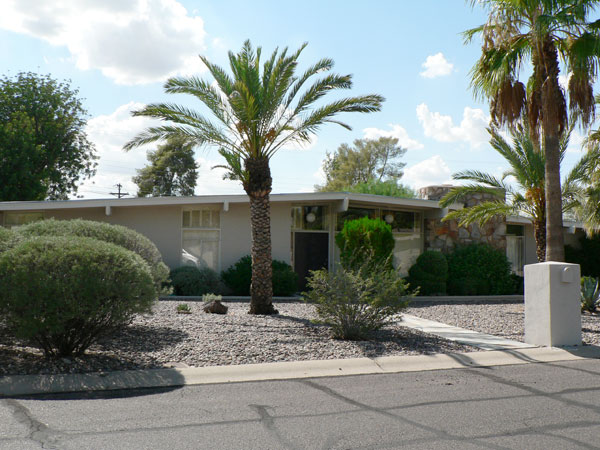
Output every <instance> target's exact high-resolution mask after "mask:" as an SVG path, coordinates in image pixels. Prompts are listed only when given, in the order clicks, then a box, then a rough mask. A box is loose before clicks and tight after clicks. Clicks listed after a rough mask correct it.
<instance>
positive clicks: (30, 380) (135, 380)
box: [0, 314, 600, 397]
mask: <svg viewBox="0 0 600 450" xmlns="http://www.w3.org/2000/svg"><path fill="white" fill-rule="evenodd" d="M403 322H404V323H403V324H404V325H406V326H408V327H411V328H415V329H418V330H421V331H423V332H426V333H430V334H435V335H438V336H440V337H443V338H445V339H449V340H453V341H456V342H460V343H463V344H468V345H472V346H476V347H479V348H482V349H486V350H489V351H485V352H481V351H477V352H471V353H448V354H432V355H417V356H384V357H379V358H352V359H339V360H323V361H292V362H277V363H264V364H244V365H238V366H209V367H197V368H185V369H152V370H129V371H121V372H107V373H88V374H59V375H14V376H5V377H0V397H2V396H22V395H30V394H48V393H64V392H83V391H98V390H115V389H137V388H153V387H171V386H185V385H197V384H214V383H235V382H244V381H265V380H286V379H303V378H316V377H333V376H345V375H366V374H385V373H400V372H418V371H428V370H444V369H460V368H472V367H490V366H505V365H513V364H528V363H548V362H556V361H574V360H581V359H588V358H595V359H600V347H596V346H592V345H590V346H580V347H570V348H562V349H559V348H550V347H534V346H531V345H529V344H524V343H522V342H517V341H511V340H509V339H503V338H499V337H496V336H492V335H489V334H485V333H478V332H476V331H471V330H465V329H463V328H458V327H453V326H450V325H445V324H443V323H439V322H434V321H432V320H427V319H421V318H418V317H415V316H411V315H408V314H404V315H403Z"/></svg>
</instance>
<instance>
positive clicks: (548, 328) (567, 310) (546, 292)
mask: <svg viewBox="0 0 600 450" xmlns="http://www.w3.org/2000/svg"><path fill="white" fill-rule="evenodd" d="M579 278H580V270H579V265H578V264H568V263H560V262H544V263H539V264H530V265H527V266H525V342H527V343H528V344H534V345H543V346H547V347H559V346H568V345H581V303H580V281H579Z"/></svg>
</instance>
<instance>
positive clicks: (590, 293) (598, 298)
mask: <svg viewBox="0 0 600 450" xmlns="http://www.w3.org/2000/svg"><path fill="white" fill-rule="evenodd" d="M599 303H600V285H599V282H598V280H597V279H596V278H594V277H581V310H582V311H588V312H591V313H593V312H596V308H597V307H598V304H599Z"/></svg>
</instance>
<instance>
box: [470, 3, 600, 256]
mask: <svg viewBox="0 0 600 450" xmlns="http://www.w3.org/2000/svg"><path fill="white" fill-rule="evenodd" d="M597 3H598V1H597V0H520V1H516V0H481V1H476V0H471V4H472V5H473V6H474V5H476V4H482V5H483V6H484V7H485V8H487V9H488V11H489V16H488V21H487V23H486V24H484V25H481V26H479V27H477V28H474V29H472V30H468V31H466V32H465V38H466V41H467V42H469V41H471V40H472V38H473V37H474V36H476V35H481V36H482V38H483V46H482V50H481V56H480V58H479V60H478V61H477V63H476V64H475V66H474V67H473V69H472V71H471V86H472V88H473V90H474V92H475V95H476V96H477V97H485V98H488V99H490V112H491V115H492V121H493V122H494V123H497V124H499V125H504V124H513V123H515V122H516V121H517V120H518V119H519V118H520V117H521V116H522V115H523V113H524V112H525V111H526V112H527V118H528V121H529V130H530V133H531V140H532V141H533V142H534V143H536V145H537V142H538V140H539V139H540V136H541V138H542V141H543V147H544V149H545V156H546V158H545V180H546V181H545V185H544V189H545V197H546V199H545V200H546V246H547V249H546V258H547V259H548V260H550V261H564V245H563V244H564V241H563V232H562V201H561V187H560V136H561V134H562V132H563V131H564V130H565V129H566V127H567V123H568V117H567V116H568V114H567V111H568V110H570V112H571V114H572V118H573V120H574V121H575V120H579V121H580V122H581V124H582V125H584V126H587V125H589V123H590V122H591V120H592V118H593V116H594V96H593V89H592V85H593V82H594V80H595V78H596V72H597V69H598V56H599V54H600V39H599V35H598V24H597V22H593V23H589V22H588V20H587V16H588V14H589V13H590V12H591V11H592V10H593V9H594V8H595V6H596V5H597ZM559 59H560V60H562V62H563V63H564V64H565V66H566V68H567V70H568V71H569V72H571V73H572V76H571V77H570V80H569V87H568V97H569V106H568V108H567V103H566V99H565V93H564V91H563V90H562V89H561V87H560V85H559V83H558V74H559ZM529 64H530V65H531V67H532V69H533V73H532V75H531V77H530V78H529V80H528V82H527V87H525V84H523V83H522V82H521V81H519V76H520V69H521V68H522V67H529Z"/></svg>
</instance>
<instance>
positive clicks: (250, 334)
mask: <svg viewBox="0 0 600 450" xmlns="http://www.w3.org/2000/svg"><path fill="white" fill-rule="evenodd" d="M179 303H181V302H180V301H161V302H159V303H157V304H156V306H155V308H154V314H153V315H148V316H138V317H136V319H135V320H134V321H133V323H132V324H131V325H130V326H128V327H126V328H125V329H123V330H122V331H121V332H120V333H119V334H117V335H116V336H115V337H113V338H111V339H107V340H105V341H103V342H102V343H101V344H100V345H95V346H93V347H91V348H90V349H89V350H88V352H87V354H86V355H84V356H83V357H81V358H74V359H61V360H53V361H49V360H46V359H45V358H44V357H43V356H42V354H41V352H40V351H38V350H36V349H34V348H31V347H27V346H25V345H20V344H19V343H14V342H13V340H12V338H11V337H10V336H9V335H8V334H7V332H6V330H2V328H1V327H0V375H9V374H36V373H75V372H96V371H111V370H126V369H142V368H143V369H149V368H160V367H187V366H195V367H201V366H212V365H227V364H249V363H262V362H275V361H298V360H315V359H337V358H356V357H364V356H367V357H376V356H390V355H415V354H431V353H448V352H467V351H473V350H476V349H475V348H473V347H469V346H463V345H459V344H456V343H453V342H450V341H446V340H444V339H441V338H438V337H436V336H432V335H427V334H424V333H421V332H418V331H415V330H411V329H409V328H405V327H402V326H400V325H398V324H393V325H390V326H388V327H386V328H385V329H383V330H381V331H380V332H379V333H378V334H377V335H376V336H375V337H374V339H373V340H371V341H363V342H350V341H339V340H334V339H331V338H330V337H329V332H328V328H327V327H325V326H319V325H314V324H312V323H311V322H310V319H311V318H313V317H314V314H313V310H314V309H313V306H311V305H306V304H303V303H279V304H277V305H276V307H277V309H278V310H279V313H280V314H279V315H276V316H270V317H269V316H251V315H249V314H247V311H248V304H247V303H226V302H224V304H226V305H227V306H229V312H228V314H226V315H218V314H206V313H204V312H203V311H202V309H201V308H202V306H203V304H202V302H199V303H194V302H189V303H188V304H189V306H190V308H191V310H192V314H177V313H176V307H177V305H178V304H179Z"/></svg>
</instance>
